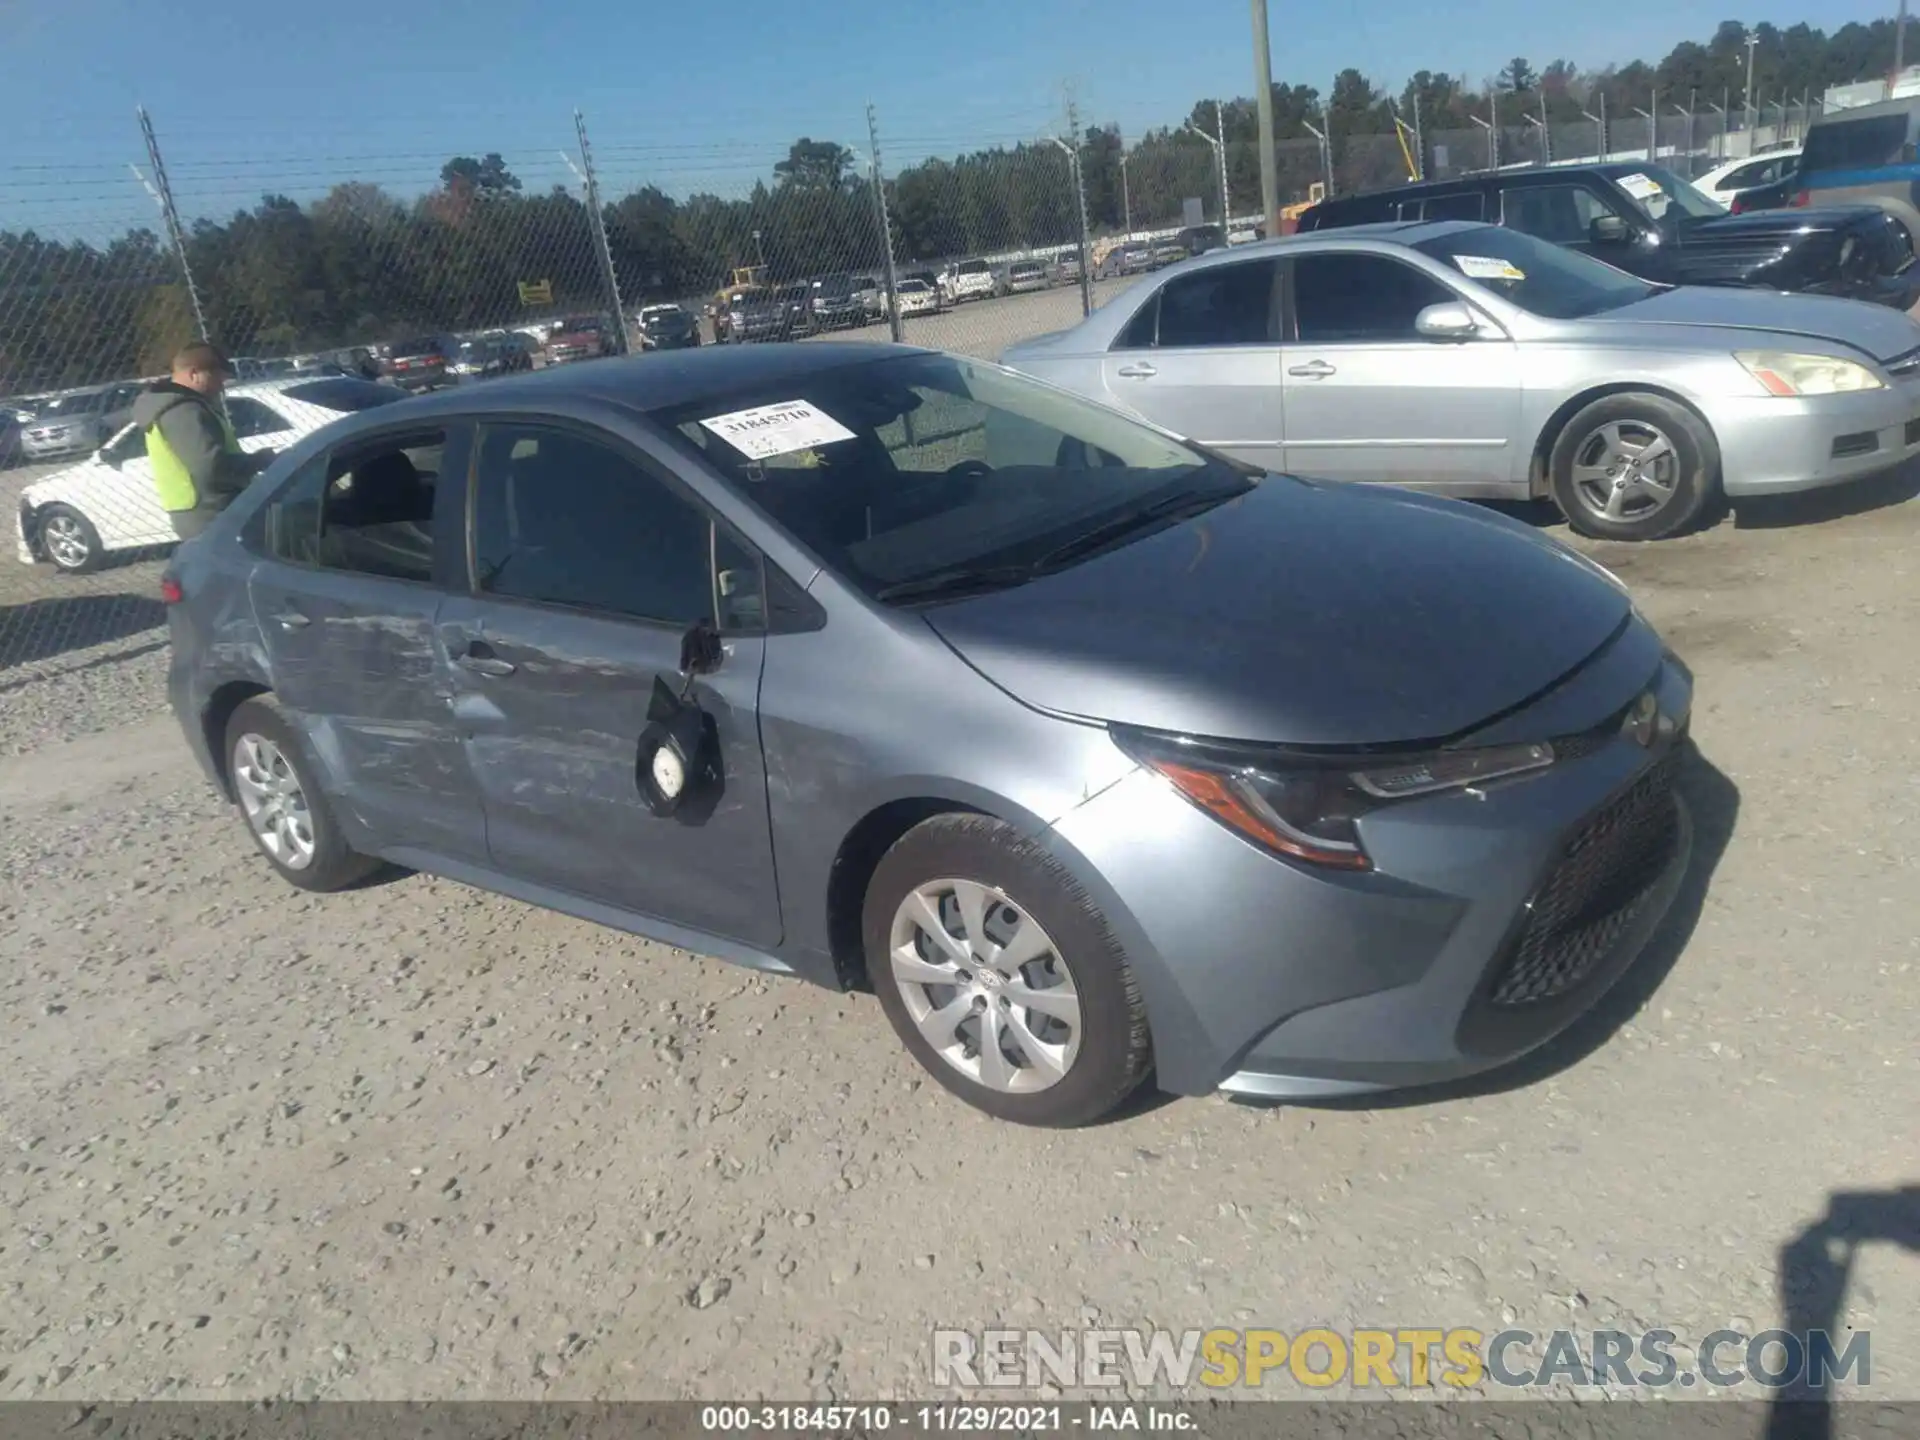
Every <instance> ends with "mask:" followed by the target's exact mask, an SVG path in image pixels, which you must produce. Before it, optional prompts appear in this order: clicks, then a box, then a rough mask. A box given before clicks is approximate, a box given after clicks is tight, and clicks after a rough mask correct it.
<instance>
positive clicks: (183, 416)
mask: <svg viewBox="0 0 1920 1440" xmlns="http://www.w3.org/2000/svg"><path fill="white" fill-rule="evenodd" d="M133 423H134V424H136V425H138V426H139V427H140V429H141V432H142V433H143V434H144V433H145V432H147V431H149V430H151V429H153V428H154V427H155V426H156V425H157V426H159V427H160V433H161V434H162V435H164V436H166V439H167V444H169V445H171V446H172V447H173V453H174V454H176V455H178V456H179V457H180V463H181V464H183V465H185V466H186V467H187V473H188V474H189V475H191V476H192V477H193V488H194V492H195V493H196V494H197V495H198V496H199V501H200V503H199V504H198V505H196V506H195V507H194V508H195V509H196V510H200V511H206V512H218V511H221V510H224V509H226V508H227V506H228V505H229V504H230V503H232V500H233V497H234V496H236V495H238V494H239V493H240V492H241V491H242V490H244V489H246V488H247V482H248V481H250V480H251V479H253V477H254V476H255V475H257V474H259V473H260V471H261V470H262V469H264V468H265V467H266V464H267V462H268V461H269V460H271V459H272V456H271V455H235V454H233V453H231V452H230V451H229V450H228V449H227V448H226V433H225V431H224V430H223V429H222V427H221V424H220V413H219V411H217V410H216V409H215V408H214V402H213V401H211V400H209V399H207V397H206V396H204V395H202V394H201V393H200V392H199V391H198V390H189V389H188V388H187V387H186V386H184V385H176V384H174V383H173V381H171V380H160V381H157V382H155V384H154V385H153V386H152V387H151V388H150V389H147V390H143V391H141V392H140V394H139V396H138V397H137V398H136V399H135V400H134V402H133Z"/></svg>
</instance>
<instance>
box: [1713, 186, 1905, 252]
mask: <svg viewBox="0 0 1920 1440" xmlns="http://www.w3.org/2000/svg"><path fill="white" fill-rule="evenodd" d="M1752 188H1755V189H1761V188H1765V187H1761V186H1755V187H1752ZM1885 214H1886V212H1885V211H1884V210H1881V209H1879V208H1878V207H1877V206H1873V205H1818V206H1810V207H1808V208H1807V209H1804V210H1749V211H1744V212H1742V213H1741V214H1739V215H1708V216H1703V217H1700V218H1697V219H1696V218H1692V217H1689V218H1686V219H1683V220H1681V221H1680V223H1679V226H1678V230H1677V232H1676V233H1677V234H1678V235H1679V237H1680V244H1681V245H1682V247H1684V248H1689V249H1690V248H1692V247H1693V246H1696V245H1716V244H1745V243H1746V242H1747V241H1749V240H1751V239H1753V238H1754V237H1757V236H1766V237H1768V238H1772V239H1777V238H1791V237H1792V236H1795V235H1800V234H1806V233H1810V232H1813V231H1820V230H1850V229H1853V228H1854V227H1855V226H1858V225H1863V224H1871V223H1873V222H1875V221H1877V220H1879V219H1881V218H1882V217H1883V216H1884V215H1885Z"/></svg>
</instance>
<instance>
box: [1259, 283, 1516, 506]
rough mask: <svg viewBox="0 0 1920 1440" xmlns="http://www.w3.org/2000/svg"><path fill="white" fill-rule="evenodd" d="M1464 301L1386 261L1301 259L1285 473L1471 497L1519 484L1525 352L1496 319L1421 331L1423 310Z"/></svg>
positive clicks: (1288, 366)
mask: <svg viewBox="0 0 1920 1440" xmlns="http://www.w3.org/2000/svg"><path fill="white" fill-rule="evenodd" d="M1461 298H1462V297H1461V296H1460V295H1458V294H1456V293H1455V292H1454V291H1453V290H1451V289H1449V288H1448V287H1447V286H1445V285H1443V284H1441V283H1440V282H1439V281H1438V280H1436V279H1434V278H1433V277H1432V276H1430V275H1428V274H1427V273H1426V272H1424V271H1422V270H1419V269H1416V268H1415V267H1414V266H1412V265H1409V264H1407V263H1405V262H1403V261H1400V260H1395V259H1392V258H1391V257H1389V256H1385V255H1375V254H1367V253H1364V252H1359V251H1325V252H1321V253H1317V254H1306V255H1302V256H1300V257H1299V258H1298V259H1296V260H1295V261H1294V262H1293V276H1292V283H1291V306H1292V314H1291V320H1292V324H1291V327H1290V328H1291V330H1292V331H1293V336H1292V338H1291V339H1290V340H1289V341H1288V342H1287V344H1286V345H1285V346H1284V347H1283V351H1282V356H1281V362H1280V366H1281V370H1282V371H1283V384H1284V387H1285V396H1286V399H1285V407H1286V442H1287V443H1286V468H1287V469H1288V470H1289V471H1291V472H1292V473H1294V474H1296V475H1304V476H1320V477H1324V478H1327V479H1332V480H1362V481H1378V482H1385V483H1388V484H1397V485H1408V486H1415V487H1419V488H1423V489H1433V490H1439V491H1443V492H1444V491H1454V492H1458V493H1462V494H1474V495H1486V494H1490V493H1498V492H1500V491H1501V490H1503V489H1506V488H1508V487H1514V486H1518V487H1524V486H1525V484H1526V460H1527V458H1528V457H1527V456H1525V455H1522V454H1520V453H1519V450H1520V449H1521V448H1522V447H1520V446H1519V444H1518V441H1517V438H1516V431H1517V430H1518V428H1519V420H1520V397H1521V375H1520V357H1519V348H1518V347H1517V346H1516V345H1515V344H1514V343H1513V342H1512V341H1510V340H1508V339H1506V338H1505V337H1504V336H1499V335H1496V334H1494V333H1492V330H1491V327H1492V321H1491V320H1487V321H1486V322H1485V323H1486V325H1487V326H1488V327H1489V333H1488V334H1487V335H1486V336H1483V337H1480V338H1476V339H1472V340H1467V341H1458V340H1448V341H1438V340H1430V339H1426V338H1423V337H1422V336H1421V335H1420V334H1419V333H1418V331H1417V330H1416V329H1415V328H1414V320H1415V317H1417V316H1418V315H1419V313H1420V312H1421V311H1422V310H1424V309H1425V308H1426V307H1427V306H1429V305H1439V304H1444V303H1447V302H1450V301H1457V300H1459V299H1461Z"/></svg>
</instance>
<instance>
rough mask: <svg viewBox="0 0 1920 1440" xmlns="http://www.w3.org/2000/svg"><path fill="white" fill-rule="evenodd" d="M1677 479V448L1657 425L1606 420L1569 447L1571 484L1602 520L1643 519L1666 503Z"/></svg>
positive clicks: (1665, 505)
mask: <svg viewBox="0 0 1920 1440" xmlns="http://www.w3.org/2000/svg"><path fill="white" fill-rule="evenodd" d="M1679 484H1680V454H1679V452H1678V451H1677V450H1675V449H1674V447H1673V441H1672V440H1670V439H1668V438H1667V433H1666V432H1665V431H1664V430H1662V429H1661V428H1660V427H1659V426H1657V425H1653V424H1650V423H1648V422H1647V421H1645V420H1610V421H1608V422H1607V423H1606V424H1604V425H1602V426H1600V427H1599V428H1598V429H1596V430H1594V431H1593V432H1592V433H1591V434H1589V435H1588V436H1587V437H1586V439H1584V440H1582V441H1581V442H1580V444H1579V446H1578V447H1577V448H1576V449H1575V450H1574V452H1573V489H1574V494H1575V495H1577V496H1578V497H1579V500H1580V504H1581V505H1582V506H1583V507H1584V508H1585V509H1586V510H1587V511H1588V512H1589V513H1591V514H1593V515H1595V516H1598V517H1599V518H1600V519H1603V520H1611V521H1615V522H1620V521H1637V520H1646V519H1649V518H1651V517H1652V516H1654V515H1657V514H1659V512H1660V511H1662V510H1664V509H1666V508H1667V506H1668V504H1669V503H1671V502H1672V500H1673V497H1674V492H1675V490H1676V489H1677V488H1678V487H1679Z"/></svg>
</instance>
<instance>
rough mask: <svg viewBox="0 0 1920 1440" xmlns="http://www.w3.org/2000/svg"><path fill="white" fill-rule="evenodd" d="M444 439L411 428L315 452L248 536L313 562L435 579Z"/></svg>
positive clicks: (282, 555) (275, 552) (276, 552)
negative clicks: (437, 500) (345, 447)
mask: <svg viewBox="0 0 1920 1440" xmlns="http://www.w3.org/2000/svg"><path fill="white" fill-rule="evenodd" d="M445 441H446V436H445V435H444V434H443V433H438V432H431V433H420V434H408V435H405V436H396V437H395V438H393V439H391V440H388V441H383V442H376V443H374V444H371V445H365V446H361V447H359V448H356V449H354V450H352V451H350V452H344V453H343V452H338V451H336V452H332V453H330V454H329V453H322V454H320V455H316V456H315V457H314V458H313V459H311V460H309V461H308V462H307V463H306V464H305V465H302V466H301V467H300V469H299V470H297V471H295V472H294V475H293V477H292V478H291V479H290V480H288V481H287V483H286V484H285V485H284V486H282V487H281V489H280V491H279V492H278V493H277V494H276V495H275V496H274V497H273V499H272V500H270V501H268V502H267V503H266V504H265V505H263V506H262V507H261V508H260V512H259V515H258V517H257V520H256V521H255V522H254V524H253V525H250V527H249V530H250V534H249V537H248V538H249V542H250V543H252V544H254V545H255V547H256V548H258V549H261V550H264V551H265V552H266V553H267V554H269V555H272V556H274V557H275V558H276V559H280V560H285V561H288V562H290V563H292V564H295V565H304V566H308V567H311V568H313V569H318V570H341V571H347V572H350V573H353V574H358V575H380V576H384V577H386V578H387V579H391V580H417V581H421V582H429V581H431V580H432V579H433V504H434V487H435V481H436V480H437V479H438V468H439V463H440V454H441V450H442V448H443V446H444V444H445ZM256 527H257V528H256Z"/></svg>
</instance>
